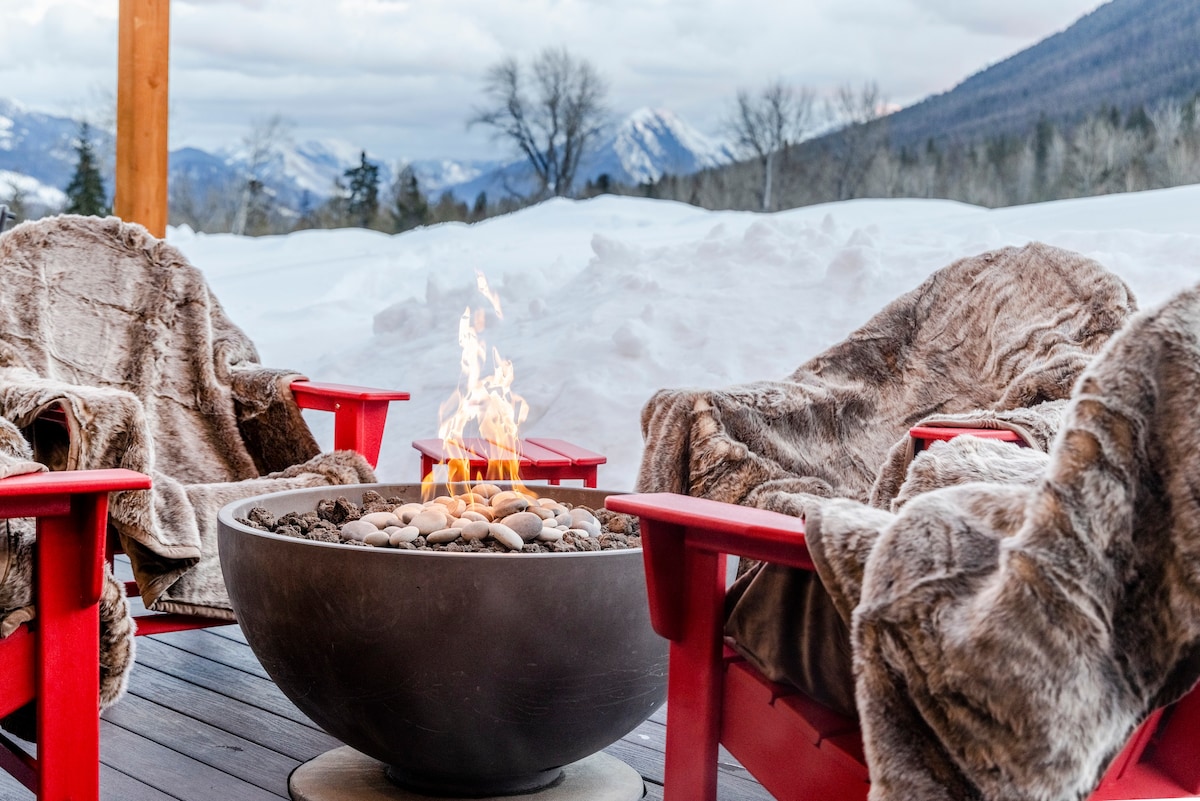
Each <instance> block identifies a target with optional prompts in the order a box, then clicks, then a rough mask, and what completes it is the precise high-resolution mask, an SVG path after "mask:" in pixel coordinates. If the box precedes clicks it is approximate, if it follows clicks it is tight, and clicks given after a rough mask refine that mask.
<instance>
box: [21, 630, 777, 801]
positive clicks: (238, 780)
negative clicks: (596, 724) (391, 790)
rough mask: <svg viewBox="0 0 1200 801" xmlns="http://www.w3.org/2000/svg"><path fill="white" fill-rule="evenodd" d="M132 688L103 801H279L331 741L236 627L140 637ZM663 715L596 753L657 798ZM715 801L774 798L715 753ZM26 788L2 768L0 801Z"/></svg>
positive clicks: (108, 720) (109, 735) (104, 725)
mask: <svg viewBox="0 0 1200 801" xmlns="http://www.w3.org/2000/svg"><path fill="white" fill-rule="evenodd" d="M137 645H138V650H137V660H136V663H135V666H134V670H133V673H132V674H131V676H130V683H129V690H128V692H127V694H126V696H125V698H123V699H122V700H121V701H120V702H119V703H118V704H116V705H115V706H114V707H112V708H110V709H109V710H108V711H106V712H105V714H104V717H103V720H102V721H101V743H100V745H101V762H102V765H101V776H100V787H101V798H102V799H103V801H214V799H215V800H217V801H278V799H287V798H288V791H287V777H288V774H289V773H290V772H291V770H292V769H293V768H295V767H296V766H297V765H298V764H300V763H302V762H305V761H307V760H309V759H311V758H313V757H315V756H317V755H319V754H321V753H323V752H325V751H327V750H329V749H331V748H336V747H338V746H339V745H340V743H338V741H337V740H335V739H334V738H332V737H330V736H329V735H327V734H325V733H324V732H322V731H321V730H320V729H319V728H317V727H316V726H315V725H314V724H313V723H312V722H311V721H309V720H308V718H307V717H305V716H304V715H303V714H302V713H301V712H300V711H299V710H297V709H296V708H295V706H294V705H293V704H292V703H291V701H289V700H288V699H287V698H286V697H285V696H284V695H283V693H282V692H280V691H279V689H278V688H277V687H276V686H275V685H274V684H273V683H272V682H271V681H270V679H269V678H267V677H266V672H265V671H264V670H263V669H262V666H261V665H260V664H259V663H258V660H257V659H255V657H254V654H253V652H252V651H251V650H250V648H249V646H248V645H246V643H245V636H244V635H243V634H242V632H241V630H240V629H239V628H238V627H237V626H226V627H221V628H214V629H205V630H198V631H187V632H173V633H169V634H158V635H154V636H151V637H139V638H138V643H137ZM665 721H666V715H665V713H664V712H663V710H661V709H660V710H659V711H657V712H655V713H654V714H653V715H652V716H651V717H650V719H649V720H647V721H645V722H644V723H642V724H641V725H640V726H638V727H637V728H636V729H634V730H633V731H632V732H630V733H629V734H628V735H626V736H625V737H624V738H622V739H621V740H620V741H618V742H616V743H614V744H612V745H611V746H609V747H608V748H606V749H605V752H606V753H608V754H609V755H611V756H615V757H616V758H618V759H621V760H623V761H624V762H625V763H626V764H628V765H630V766H631V767H633V768H634V769H635V770H637V771H638V772H639V773H640V774H641V775H642V777H643V779H644V780H645V782H646V796H645V798H646V799H648V800H649V801H662V798H663V788H662V781H663V750H664V747H665V739H666V727H665ZM717 797H718V799H719V801H771V796H770V795H769V794H768V793H767V792H766V791H765V790H764V789H763V788H762V787H761V786H760V785H759V784H758V783H757V782H755V781H754V780H753V779H752V778H751V777H750V776H749V774H748V773H747V772H746V771H745V769H744V768H742V767H741V766H740V765H738V764H737V762H736V760H734V759H733V758H732V757H730V756H729V754H728V753H726V752H724V751H723V750H722V753H721V758H720V766H719V775H718V790H717ZM32 798H33V795H32V793H30V792H29V791H27V790H25V788H23V787H21V786H20V785H19V784H17V783H16V782H15V781H14V780H13V779H11V778H10V777H8V776H5V775H4V774H2V773H0V801H30V800H31V799H32Z"/></svg>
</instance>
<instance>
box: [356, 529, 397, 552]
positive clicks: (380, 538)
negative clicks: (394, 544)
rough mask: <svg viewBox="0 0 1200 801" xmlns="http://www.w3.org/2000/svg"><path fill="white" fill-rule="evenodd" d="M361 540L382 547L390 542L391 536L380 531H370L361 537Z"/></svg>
mask: <svg viewBox="0 0 1200 801" xmlns="http://www.w3.org/2000/svg"><path fill="white" fill-rule="evenodd" d="M363 542H365V543H366V544H367V545H374V546H375V547H376V548H383V547H386V546H387V545H389V544H391V538H390V537H389V536H388V535H387V534H385V533H384V532H382V531H372V532H371V533H370V534H368V535H367V536H365V537H363Z"/></svg>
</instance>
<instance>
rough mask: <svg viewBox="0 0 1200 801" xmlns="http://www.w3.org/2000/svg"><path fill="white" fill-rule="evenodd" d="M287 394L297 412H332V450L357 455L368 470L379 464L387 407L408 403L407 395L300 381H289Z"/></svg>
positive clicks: (382, 390) (381, 390) (366, 388)
mask: <svg viewBox="0 0 1200 801" xmlns="http://www.w3.org/2000/svg"><path fill="white" fill-rule="evenodd" d="M291 390H292V395H293V396H295V398H296V405H298V406H299V407H300V408H301V409H316V410H317V411H322V412H333V447H334V449H335V450H352V451H358V452H359V453H361V454H362V455H363V458H365V459H366V460H367V461H368V462H369V463H370V465H371V467H374V466H375V465H376V464H378V463H379V446H380V443H381V442H382V441H383V427H384V425H385V424H386V423H387V413H388V404H389V403H391V402H392V401H398V400H408V399H409V394H408V393H407V392H398V391H395V390H390V389H372V388H370V387H355V386H349V385H346V384H318V383H314V382H312V381H304V380H298V381H293V382H292V384H291Z"/></svg>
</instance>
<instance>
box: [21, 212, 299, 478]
mask: <svg viewBox="0 0 1200 801" xmlns="http://www.w3.org/2000/svg"><path fill="white" fill-rule="evenodd" d="M3 368H14V369H19V368H25V369H27V370H28V371H29V372H30V373H31V374H32V375H33V376H34V377H36V378H37V379H38V380H39V381H41V382H46V383H48V384H54V383H58V384H63V385H70V386H77V387H88V388H92V389H94V390H96V393H94V394H93V395H92V396H91V397H89V398H88V399H87V403H89V404H91V405H92V406H93V407H95V406H102V407H105V408H104V409H103V411H101V410H98V409H93V410H92V412H91V415H88V413H87V412H86V411H83V410H79V412H80V414H81V415H84V416H91V417H93V418H95V419H99V420H101V421H103V419H104V416H105V415H106V414H107V413H108V412H109V411H112V410H113V409H114V408H115V407H118V406H122V405H123V406H122V408H129V407H131V405H130V404H129V403H128V398H127V397H126V395H125V394H124V393H127V394H128V395H131V396H132V397H133V398H136V401H137V403H136V404H134V405H132V407H131V408H132V411H124V412H122V413H127V414H133V415H136V416H140V419H141V421H144V424H145V429H146V431H147V432H148V434H149V437H150V439H151V441H152V442H153V449H154V451H153V457H154V458H153V460H152V464H153V465H154V467H155V469H157V470H159V471H161V472H163V473H165V474H166V475H170V476H172V477H175V478H177V479H179V480H181V481H183V482H185V483H204V482H215V481H236V480H242V479H246V478H253V477H256V476H258V475H260V473H261V472H263V471H262V467H263V465H261V464H260V463H261V462H262V461H263V459H262V457H261V456H260V455H259V454H256V453H254V454H252V453H250V451H249V450H248V449H247V446H246V442H245V440H244V438H243V435H242V424H243V423H244V422H246V421H249V422H250V424H253V421H255V420H257V419H260V418H261V417H262V416H263V415H264V413H265V412H266V410H267V408H268V407H269V406H272V404H276V403H277V401H278V400H279V398H281V397H283V396H286V395H287V392H286V389H284V388H283V387H286V383H284V384H283V387H280V386H277V383H278V382H279V381H281V380H282V379H283V378H284V377H286V376H288V375H293V376H294V373H289V372H288V371H285V370H265V369H262V368H260V367H259V365H258V353H257V351H256V350H255V348H254V345H253V343H252V342H251V341H250V339H249V338H248V337H247V336H246V335H245V333H244V332H243V331H242V330H241V329H240V328H238V327H237V326H236V325H235V324H234V323H233V322H232V321H231V320H230V319H229V318H228V317H227V316H226V314H225V312H224V310H223V309H222V308H221V305H220V304H219V303H218V302H217V300H216V299H215V298H214V297H213V296H212V294H211V292H210V291H209V289H208V286H207V284H206V282H205V280H204V276H203V274H202V273H201V272H200V271H199V270H198V269H196V268H195V267H193V266H192V265H191V264H189V263H188V261H187V259H186V258H185V257H184V256H183V254H182V253H181V252H180V251H179V250H178V249H176V248H174V247H172V246H171V245H169V244H167V243H166V242H164V241H161V240H158V239H155V238H154V237H152V236H150V235H149V234H148V233H147V232H146V230H145V229H144V228H142V227H141V226H139V225H135V224H130V223H125V222H122V221H121V220H119V219H117V218H115V217H109V218H106V219H101V218H98V217H82V216H77V215H61V216H58V217H51V218H45V219H41V220H36V221H30V222H25V223H22V224H21V225H18V226H17V227H15V228H13V229H12V230H10V231H8V232H6V233H4V234H3V235H0V369H3ZM5 383H6V384H12V383H13V382H11V381H7V382H5ZM36 388H37V384H36V382H31V383H29V384H27V388H26V389H25V390H24V391H25V393H26V394H27V395H29V394H31V393H34V392H35V390H36ZM9 394H10V396H11V395H12V393H11V392H10V393H9ZM10 399H11V398H10ZM33 402H34V401H33V400H30V401H28V403H30V404H33ZM13 403H16V404H17V405H19V401H18V400H16V399H13V400H12V403H7V402H6V404H5V407H6V408H5V412H6V413H7V414H10V416H11V413H12V410H13ZM255 404H257V405H255ZM291 406H293V407H294V404H291ZM33 411H34V410H30V413H31V414H32V412H33ZM28 422H30V421H29V420H23V421H21V423H22V424H23V425H24V424H27V423H28ZM90 422H91V420H89V423H90ZM285 422H286V423H287V426H288V428H287V431H286V436H282V437H276V438H274V439H273V440H272V442H273V443H275V444H276V445H279V444H280V443H282V444H283V446H285V447H286V448H287V449H288V453H287V454H285V455H284V458H281V459H277V460H274V463H272V464H270V465H269V466H268V467H269V469H276V470H277V469H282V467H285V466H288V465H291V464H296V463H299V462H303V461H305V460H306V459H308V458H310V457H312V456H313V455H315V454H316V453H317V452H318V448H317V445H316V443H315V442H314V441H313V440H312V436H311V434H310V433H309V431H308V429H307V427H306V426H305V425H304V423H303V419H302V418H301V417H300V416H299V413H298V412H295V413H294V414H292V415H291V416H290V417H289V418H288V419H287V420H286V421H285ZM133 444H134V443H131V446H132V445H133ZM140 445H141V446H142V447H146V444H145V443H140ZM69 466H70V467H76V466H84V467H86V466H88V465H87V464H83V465H75V464H72V465H69Z"/></svg>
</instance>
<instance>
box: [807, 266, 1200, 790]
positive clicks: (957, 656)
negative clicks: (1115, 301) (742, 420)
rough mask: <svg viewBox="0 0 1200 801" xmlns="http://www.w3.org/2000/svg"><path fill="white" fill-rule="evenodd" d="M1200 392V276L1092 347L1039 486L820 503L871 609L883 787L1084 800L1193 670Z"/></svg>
mask: <svg viewBox="0 0 1200 801" xmlns="http://www.w3.org/2000/svg"><path fill="white" fill-rule="evenodd" d="M1198 396H1200V288H1198V289H1194V290H1192V291H1190V292H1186V293H1183V294H1181V295H1179V296H1177V297H1176V298H1174V299H1173V300H1171V301H1169V302H1168V303H1166V304H1165V305H1164V306H1163V307H1161V308H1160V309H1158V310H1155V311H1153V312H1150V313H1146V314H1143V315H1139V316H1138V317H1136V318H1135V319H1134V320H1133V321H1131V322H1130V323H1129V325H1128V326H1127V327H1126V328H1125V330H1123V331H1122V332H1121V333H1120V334H1119V335H1118V336H1117V337H1115V338H1114V339H1113V340H1112V342H1111V343H1110V344H1109V346H1108V347H1107V348H1106V349H1105V350H1104V352H1103V353H1102V354H1101V355H1100V356H1099V357H1097V358H1096V360H1095V361H1094V362H1093V364H1092V365H1091V366H1090V367H1089V368H1088V369H1087V371H1086V372H1085V373H1084V374H1083V376H1082V377H1081V378H1080V381H1079V384H1078V386H1077V388H1076V390H1075V393H1074V395H1073V397H1072V399H1071V401H1070V405H1069V407H1068V409H1067V413H1066V418H1065V421H1064V425H1063V428H1062V430H1061V431H1060V433H1059V435H1058V437H1057V438H1056V440H1055V442H1054V445H1053V447H1052V449H1051V451H1050V454H1049V455H1048V457H1043V463H1042V465H1041V466H1040V469H1037V470H1036V471H1035V472H1034V474H1033V477H1032V483H1029V482H1026V483H1018V484H1001V483H994V482H993V483H986V482H973V483H965V484H961V485H958V486H953V487H949V488H946V489H940V490H935V491H931V492H927V493H925V494H922V495H919V496H916V497H913V498H912V499H911V500H910V501H909V502H908V503H907V504H905V505H904V506H903V508H901V509H900V511H899V513H898V514H896V515H893V514H890V513H887V512H883V511H880V510H876V509H872V508H869V507H866V506H862V505H859V504H855V503H853V502H849V501H841V500H838V501H827V502H822V503H819V504H817V505H816V506H817V508H815V509H814V510H813V511H812V512H810V515H809V517H808V542H809V548H810V551H811V552H812V555H813V559H814V561H815V562H816V565H817V567H818V570H819V571H820V575H821V578H822V580H823V582H824V583H825V586H826V587H827V588H828V589H829V590H830V593H831V594H832V597H833V599H834V601H835V603H836V605H837V607H838V610H839V612H840V613H841V614H842V615H844V616H845V617H846V619H848V620H852V621H853V636H852V639H853V648H854V668H855V674H856V684H857V697H858V704H859V709H860V712H861V715H862V723H863V733H864V738H865V745H866V753H867V758H868V762H869V763H870V768H871V779H872V788H871V798H872V799H873V801H892V800H893V799H894V800H895V801H900V800H901V799H903V800H904V801H909V799H922V800H923V801H936V800H937V799H946V801H949V800H950V799H963V798H975V799H985V800H987V801H990V800H992V799H1005V800H1006V801H1008V800H1018V801H1024V800H1025V799H1028V800H1029V801H1034V799H1037V801H1043V800H1046V799H1080V798H1084V797H1085V796H1087V795H1088V794H1089V793H1090V792H1091V791H1092V789H1093V788H1094V787H1095V785H1096V783H1097V782H1098V781H1099V779H1100V777H1101V776H1102V774H1103V772H1104V770H1105V768H1106V767H1107V765H1108V763H1109V762H1110V761H1111V759H1112V758H1113V756H1114V755H1115V754H1116V753H1118V752H1119V750H1120V749H1121V747H1122V746H1123V744H1124V742H1125V740H1126V738H1127V737H1128V736H1129V734H1130V733H1131V731H1132V730H1133V729H1134V728H1135V727H1136V726H1137V725H1138V724H1139V723H1140V722H1141V721H1142V720H1143V719H1144V718H1145V717H1146V716H1147V714H1148V713H1149V712H1150V711H1152V710H1153V709H1155V708H1156V707H1159V706H1163V705H1165V704H1169V703H1171V702H1173V701H1175V700H1177V699H1178V698H1180V697H1181V696H1182V695H1183V694H1185V693H1186V692H1187V691H1188V690H1189V689H1191V688H1192V687H1193V685H1195V683H1196V681H1197V679H1198V678H1200V659H1197V655H1200V575H1198V574H1197V571H1196V568H1195V566H1196V565H1197V564H1200V495H1198V494H1197V492H1196V491H1195V485H1196V481H1197V477H1198V476H1200V428H1198V427H1197V426H1196V425H1195V418H1196V398H1197V397H1198ZM931 455H932V454H931ZM994 457H995V458H997V459H1003V458H1004V455H1003V454H1002V453H1000V452H999V451H997V452H996V453H995V454H994ZM941 458H947V459H949V461H950V462H951V463H953V462H960V460H959V459H958V458H957V456H955V455H954V454H951V453H949V452H946V453H943V454H942V457H941ZM951 470H952V471H953V470H954V468H953V466H952V467H951Z"/></svg>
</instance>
